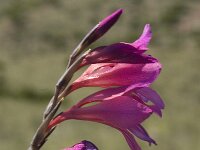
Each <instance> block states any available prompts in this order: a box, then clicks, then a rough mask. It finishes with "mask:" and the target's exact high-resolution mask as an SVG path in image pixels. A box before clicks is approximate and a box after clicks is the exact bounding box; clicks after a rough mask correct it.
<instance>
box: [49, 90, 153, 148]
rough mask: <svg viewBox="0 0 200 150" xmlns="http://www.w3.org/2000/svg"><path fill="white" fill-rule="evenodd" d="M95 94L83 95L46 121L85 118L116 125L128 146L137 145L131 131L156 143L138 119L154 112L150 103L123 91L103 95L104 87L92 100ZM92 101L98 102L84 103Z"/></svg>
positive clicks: (52, 124) (55, 121) (141, 120)
mask: <svg viewBox="0 0 200 150" xmlns="http://www.w3.org/2000/svg"><path fill="white" fill-rule="evenodd" d="M102 93H103V92H102ZM98 94H99V93H98V92H97V93H96V94H94V95H93V96H92V97H88V98H85V99H84V100H82V101H80V102H79V103H77V104H76V105H74V106H73V107H72V108H71V109H69V110H67V111H65V112H63V113H61V114H59V115H58V116H57V117H56V118H55V119H53V120H52V121H51V122H50V125H49V128H52V127H53V126H55V125H57V124H59V123H60V122H62V121H64V120H69V119H76V120H87V121H93V122H98V123H102V124H106V125H109V126H111V127H113V128H116V129H118V130H119V131H120V132H122V134H123V135H124V137H125V138H126V140H127V142H128V144H129V146H130V148H131V149H132V150H139V149H140V148H139V146H138V144H137V143H136V142H135V140H134V136H133V135H135V136H137V137H138V138H140V139H142V140H144V141H148V142H149V143H150V144H151V143H153V144H156V142H155V141H154V140H153V139H152V138H151V137H150V136H149V135H148V133H147V132H146V131H145V129H144V128H143V127H142V126H141V123H142V122H143V121H144V120H145V119H147V118H148V117H149V116H150V115H151V114H152V113H153V112H154V110H153V109H152V107H151V106H149V105H147V104H145V103H144V102H143V100H142V99H141V98H139V97H137V96H135V97H134V96H128V95H127V96H118V97H114V98H111V99H109V97H110V95H109V94H108V95H107V91H106V92H105V93H104V98H103V99H98V98H97V99H96V100H94V97H97V95H98ZM94 102H99V103H97V104H96V103H95V104H94V105H92V106H87V105H86V104H88V103H91V104H93V103H94ZM153 106H155V105H153ZM135 147H136V148H135Z"/></svg>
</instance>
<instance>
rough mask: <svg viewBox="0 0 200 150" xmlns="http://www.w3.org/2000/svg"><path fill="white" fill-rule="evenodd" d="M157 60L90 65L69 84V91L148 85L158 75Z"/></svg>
mask: <svg viewBox="0 0 200 150" xmlns="http://www.w3.org/2000/svg"><path fill="white" fill-rule="evenodd" d="M160 70H161V64H160V63H159V62H155V63H146V64H127V63H100V64H93V65H91V66H90V67H89V68H88V69H87V70H86V71H85V72H84V73H83V74H82V75H81V76H80V77H79V78H78V79H77V80H75V81H74V82H73V83H72V85H71V87H70V88H71V91H73V90H76V89H78V88H81V87H89V86H91V87H95V86H99V87H111V86H124V85H137V84H140V85H141V86H146V85H150V84H151V83H152V82H153V81H154V80H155V79H156V78H157V76H158V75H159V73H160Z"/></svg>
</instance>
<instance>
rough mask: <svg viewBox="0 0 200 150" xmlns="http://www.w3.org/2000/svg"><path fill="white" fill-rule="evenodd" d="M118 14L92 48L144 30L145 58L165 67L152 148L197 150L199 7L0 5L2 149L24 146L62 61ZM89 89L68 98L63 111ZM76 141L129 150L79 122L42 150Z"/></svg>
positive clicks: (62, 2) (26, 0) (24, 0)
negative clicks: (147, 40)
mask: <svg viewBox="0 0 200 150" xmlns="http://www.w3.org/2000/svg"><path fill="white" fill-rule="evenodd" d="M118 8H124V9H125V13H124V14H123V15H122V17H121V18H120V20H119V22H118V23H117V24H116V25H115V26H114V27H113V29H111V30H110V31H109V32H108V33H107V35H105V36H104V37H103V38H102V39H101V40H100V41H98V42H96V43H95V44H94V45H92V46H91V47H95V46H97V45H98V46H99V45H102V44H110V43H114V42H119V41H126V42H131V41H134V40H135V39H136V38H137V37H138V35H139V34H140V33H141V32H142V29H143V26H144V25H145V24H146V23H150V24H151V25H152V30H153V40H152V42H151V44H150V50H149V53H151V54H152V55H154V56H155V57H157V58H159V59H160V61H161V63H162V64H163V71H162V73H161V75H160V77H159V79H158V80H157V81H156V83H155V85H154V88H155V89H156V90H157V91H159V93H160V95H161V96H162V97H163V99H164V100H165V102H166V109H165V111H164V116H163V119H159V118H157V117H155V118H154V117H153V118H152V119H150V120H148V121H146V128H147V129H148V131H150V134H151V135H152V137H154V138H155V140H156V141H157V143H158V144H159V145H158V146H157V147H155V146H154V147H153V149H155V150H160V149H162V150H169V149H172V150H173V149H181V150H188V149H200V143H199V141H200V127H199V122H200V110H199V105H200V92H199V91H200V72H199V65H200V56H199V46H200V42H199V41H200V20H199V12H200V3H199V1H198V0H168V1H165V0H148V1H145V0H123V1H122V0H75V1H72V0H43V1H41V0H6V1H5V0H0V118H1V128H0V133H1V134H0V145H1V148H2V149H25V148H26V147H28V144H29V142H30V140H31V138H32V135H33V133H34V131H35V130H36V128H37V126H38V124H39V122H40V119H41V115H42V110H43V109H44V107H45V105H46V104H47V100H49V98H50V97H51V95H52V93H53V90H54V85H55V83H56V81H57V79H58V77H59V76H60V75H61V74H62V72H63V71H64V69H65V66H66V63H67V57H68V54H69V53H70V52H71V51H72V49H73V48H74V47H75V46H76V44H78V42H79V41H80V40H81V38H82V37H83V36H84V35H85V34H86V33H87V32H88V31H89V30H90V29H91V28H92V27H93V26H94V25H95V24H96V23H98V21H99V20H101V19H102V18H104V17H105V16H107V15H108V14H110V13H111V12H112V11H114V10H116V9H118ZM78 74H80V73H78ZM78 74H77V75H78ZM94 90H97V89H94V88H92V89H89V90H88V89H86V88H85V89H82V90H79V91H78V92H76V93H74V94H72V95H70V98H69V99H68V103H69V104H67V102H65V103H64V106H63V108H62V109H63V110H64V108H66V107H67V105H71V104H72V103H74V102H75V101H77V100H79V99H80V98H82V97H84V96H85V95H88V94H89V93H91V92H92V91H94ZM82 139H87V140H91V141H93V142H94V143H95V144H96V145H97V146H98V147H100V149H102V150H103V149H105V150H106V149H108V150H109V149H110V150H113V149H115V150H121V149H128V146H127V145H126V143H125V141H124V139H123V137H121V135H120V134H119V133H118V132H117V131H115V130H113V129H111V128H109V127H105V126H103V125H98V124H94V123H86V122H79V121H76V122H73V121H72V122H65V123H64V124H62V125H61V126H60V127H58V128H57V130H56V132H55V133H54V134H53V136H52V137H51V138H50V139H49V142H48V143H47V145H46V146H45V147H44V149H48V150H51V149H52V150H53V149H61V148H62V147H65V146H66V145H69V146H70V145H73V144H74V143H76V142H78V141H81V140H82ZM143 147H144V149H150V148H149V147H148V145H147V144H144V145H143ZM151 149H152V148H151Z"/></svg>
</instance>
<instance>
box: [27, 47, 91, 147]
mask: <svg viewBox="0 0 200 150" xmlns="http://www.w3.org/2000/svg"><path fill="white" fill-rule="evenodd" d="M89 52H90V50H88V51H87V52H85V53H84V54H83V55H82V56H80V57H79V58H78V59H76V61H74V63H73V64H72V65H71V66H70V67H69V68H68V69H67V70H66V71H65V72H64V74H63V75H62V76H61V77H60V79H59V80H58V82H57V84H56V88H55V94H54V96H53V97H52V98H51V100H50V102H49V104H48V106H47V108H46V110H45V112H44V118H43V121H42V123H41V124H40V126H39V128H38V129H37V131H36V133H35V135H34V137H33V140H32V142H31V146H30V147H29V149H28V150H39V149H40V147H42V145H43V144H44V143H45V142H46V139H47V137H48V136H49V135H50V134H51V133H52V132H53V130H50V131H48V130H47V127H48V124H49V122H50V121H51V120H52V119H53V117H54V115H55V113H56V112H57V110H58V108H59V107H60V104H61V102H62V100H61V99H62V97H59V94H61V92H62V91H63V90H64V89H65V88H66V87H67V85H68V83H69V81H70V80H71V78H72V76H73V74H74V73H75V72H76V70H77V69H78V68H79V64H80V63H81V61H82V60H83V58H84V57H85V56H86V55H87V54H88V53H89Z"/></svg>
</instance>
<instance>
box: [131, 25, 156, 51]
mask: <svg viewBox="0 0 200 150" xmlns="http://www.w3.org/2000/svg"><path fill="white" fill-rule="evenodd" d="M151 38H152V32H151V26H150V24H146V25H145V27H144V30H143V33H142V35H141V36H140V37H139V39H138V40H136V41H135V42H133V44H132V45H133V46H134V47H136V48H138V49H139V50H141V52H144V51H146V50H148V48H147V46H148V44H149V42H150V40H151Z"/></svg>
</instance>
